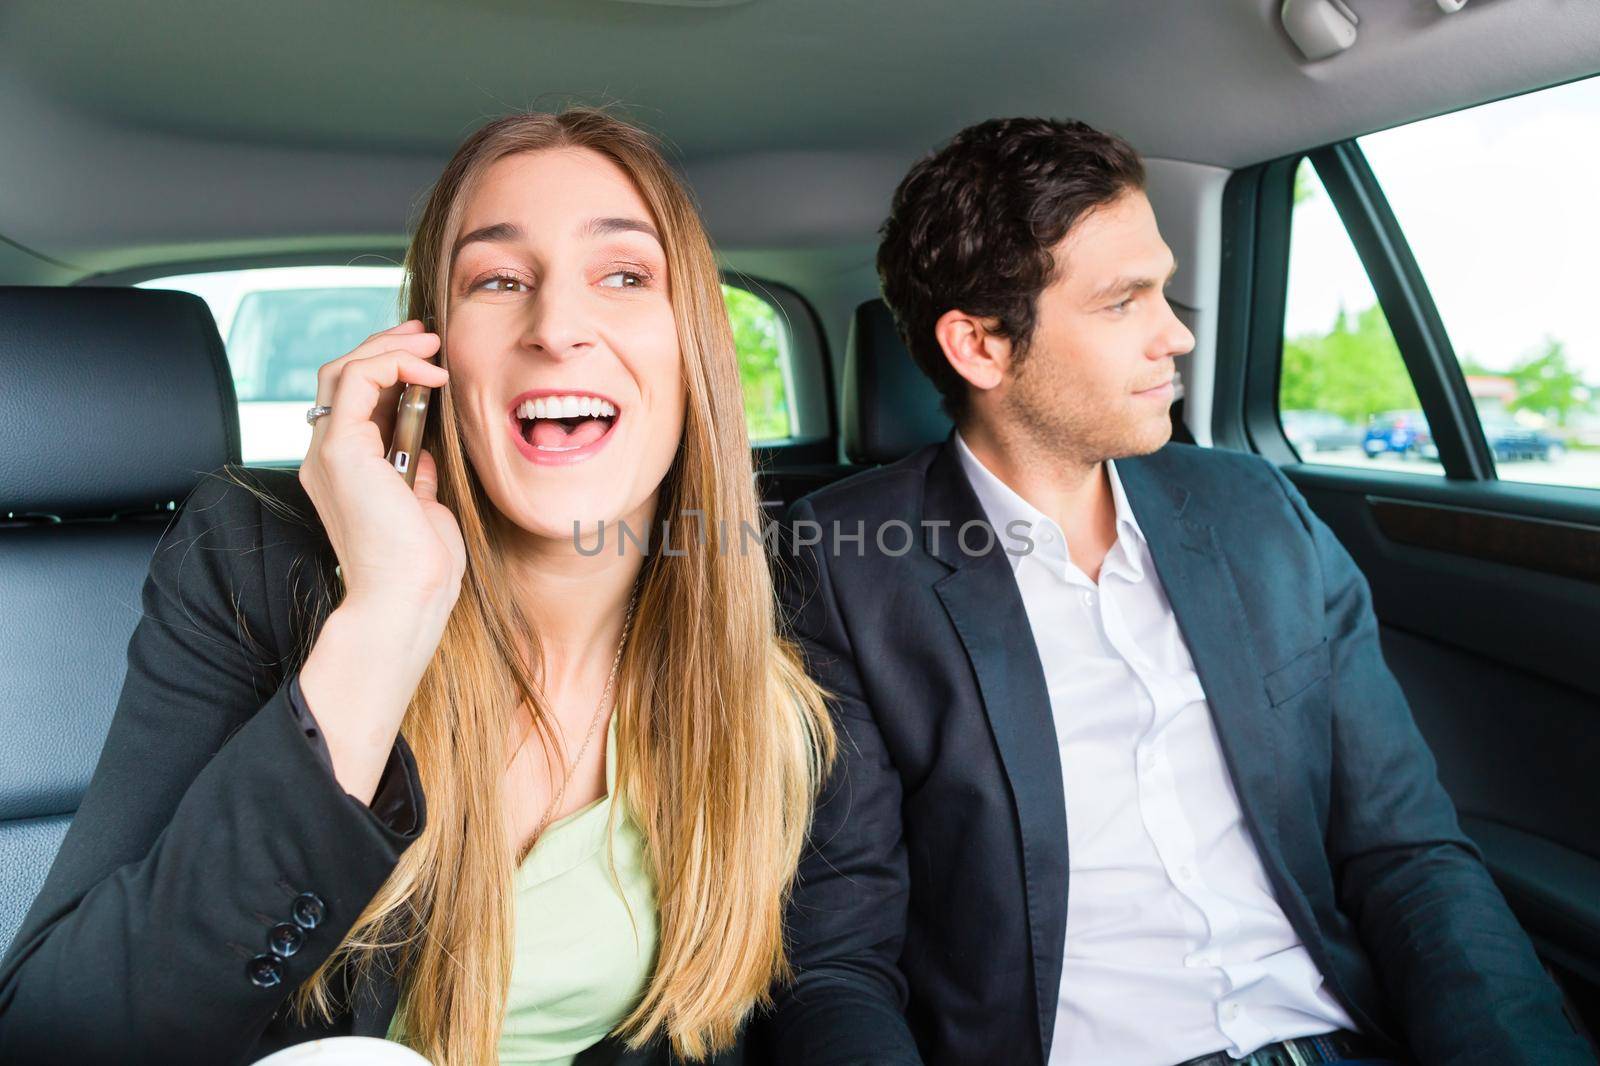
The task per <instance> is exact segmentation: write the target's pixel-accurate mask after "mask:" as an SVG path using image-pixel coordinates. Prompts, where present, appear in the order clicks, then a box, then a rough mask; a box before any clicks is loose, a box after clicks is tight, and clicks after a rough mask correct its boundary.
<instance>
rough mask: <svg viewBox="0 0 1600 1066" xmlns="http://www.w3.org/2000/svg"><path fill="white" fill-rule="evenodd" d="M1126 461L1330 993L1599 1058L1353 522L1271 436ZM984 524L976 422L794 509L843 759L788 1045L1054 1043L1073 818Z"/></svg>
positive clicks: (795, 939) (1264, 851) (787, 1009)
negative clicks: (1444, 757)
mask: <svg viewBox="0 0 1600 1066" xmlns="http://www.w3.org/2000/svg"><path fill="white" fill-rule="evenodd" d="M1117 471H1118V474H1119V476H1120V478H1121V480H1122V484H1123V488H1124V490H1125V491H1126V494H1127V497H1128V501H1129V503H1130V505H1131V506H1132V508H1133V510H1134V512H1135V514H1136V516H1137V518H1138V521H1139V526H1140V528H1141V529H1142V530H1143V532H1144V534H1145V536H1146V539H1147V540H1148V541H1149V546H1150V552H1151V555H1152V556H1153V558H1154V560H1155V564H1156V570H1157V572H1158V574H1159V576H1160V579H1161V582H1162V584H1163V586H1164V587H1165V590H1166V593H1167V596H1168V599H1169V601H1170V602H1171V604H1172V607H1173V610H1174V612H1175V614H1176V616H1177V621H1178V624H1179V627H1180V629H1181V630H1182V632H1183V635H1184V637H1185V640H1186V641H1187V643H1188V645H1189V650H1190V652H1191V654H1192V655H1193V658H1194V661H1195V665H1196V668H1197V670H1198V673H1199V675H1200V680H1201V683H1202V685H1203V687H1204V689H1205V691H1206V695H1207V697H1208V698H1209V701H1210V705H1211V711H1212V714H1213V716H1214V719H1215V723H1216V728H1217V732H1218V735H1219V737H1220V739H1221V742H1222V748H1223V754H1224V756H1225V758H1226V762H1227V766H1228V769H1229V773H1230V776H1231V778H1232V780H1233V784H1234V786H1235V789H1236V791H1237V793H1238V796H1239V801H1240V804H1241V806H1242V808H1243V814H1244V818H1245V822H1246V824H1247V826H1248V828H1249V831H1250V834H1251V838H1252V839H1253V841H1254V842H1255V845H1256V847H1257V849H1258V851H1259V853H1260V855H1261V859H1262V861H1263V863H1264V865H1265V867H1266V871H1267V875H1268V877H1269V878H1270V880H1271V883H1272V886H1273V889H1274V893H1275V895H1276V897H1277V900H1278V902H1279V904H1280V905H1281V906H1282V907H1283V910H1284V913H1285V914H1286V915H1287V917H1288V919H1289V921H1290V923H1291V925H1292V926H1293V927H1294V929H1295V931H1296V933H1297V934H1298V935H1299V937H1300V939H1301V941H1302V942H1303V943H1304V944H1305V947H1306V949H1307V950H1308V951H1309V953H1310V955H1311V957H1312V959H1313V960H1315V962H1316V963H1317V965H1318V967H1319V968H1320V969H1321V971H1322V973H1323V974H1324V975H1325V976H1326V978H1327V982H1328V984H1327V987H1328V989H1329V991H1330V992H1331V993H1332V994H1333V995H1334V996H1335V997H1336V998H1337V999H1338V1001H1339V1002H1340V1003H1341V1004H1342V1005H1343V1006H1344V1008H1345V1009H1346V1011H1347V1012H1348V1013H1349V1014H1350V1016H1351V1018H1352V1019H1353V1020H1354V1021H1355V1022H1356V1024H1357V1025H1358V1026H1359V1027H1360V1028H1361V1029H1362V1031H1363V1032H1365V1033H1367V1034H1368V1035H1369V1036H1372V1037H1374V1038H1376V1039H1377V1040H1379V1041H1380V1042H1381V1043H1382V1044H1384V1045H1386V1046H1387V1047H1388V1048H1389V1049H1391V1051H1392V1052H1393V1053H1395V1054H1398V1055H1403V1054H1405V1052H1406V1051H1407V1050H1409V1052H1410V1053H1411V1054H1413V1055H1414V1056H1415V1057H1416V1058H1418V1059H1419V1060H1420V1061H1421V1062H1423V1063H1428V1064H1432V1063H1482V1064H1484V1066H1488V1064H1491V1063H1492V1064H1494V1066H1505V1064H1510V1063H1525V1064H1528V1066H1535V1064H1537V1066H1554V1064H1557V1063H1563V1064H1565V1063H1592V1062H1593V1061H1594V1060H1593V1058H1592V1057H1591V1055H1590V1053H1589V1052H1588V1050H1587V1049H1586V1048H1585V1046H1584V1044H1583V1042H1582V1040H1581V1039H1580V1038H1579V1037H1578V1036H1577V1035H1576V1034H1575V1033H1574V1032H1573V1030H1572V1028H1571V1026H1570V1025H1569V1024H1568V1022H1567V1021H1566V1019H1565V1018H1564V1017H1563V1015H1562V1013H1561V1007H1560V1000H1559V995H1558V993H1557V990H1556V989H1555V987H1554V985H1553V984H1552V982H1551V981H1550V979H1549V978H1548V977H1547V975H1546V974H1545V972H1544V970H1543V969H1542V967H1541V966H1540V963H1539V961H1538V959H1537V958H1536V957H1535V955H1534V952H1533V950H1532V946H1531V945H1530V944H1529V942H1528V939H1527V937H1526V936H1525V935H1524V934H1523V932H1522V930H1521V928H1520V927H1519V926H1518V925H1517V923H1516V921H1515V919H1514V918H1513V917H1512V915H1511V913H1510V911H1509V909H1508V908H1507V906H1506V904H1505V901H1504V899H1503V898H1502V896H1501V894H1500V892H1499V891H1498V890H1497V889H1496V887H1495V885H1494V883H1493V881H1492V880H1491V879H1490V877H1489V874H1488V873H1487V871H1486V870H1485V869H1484V866H1483V864H1482V857H1481V855H1480V853H1479V852H1478V850H1477V848H1476V847H1475V846H1474V845H1473V844H1472V842H1471V841H1469V840H1468V839H1467V838H1466V837H1465V836H1464V835H1463V834H1462V832H1461V830H1460V827H1459V825H1458V824H1457V820H1456V815H1455V811H1454V808H1453V807H1452V806H1451V803H1450V800H1449V798H1448V797H1447V796H1446V795H1445V792H1444V790H1443V788H1442V787H1441V786H1440V784H1439V781H1438V777H1437V773H1436V766H1435V763H1434V760H1433V757H1432V755H1431V754H1430V753H1429V751H1428V748H1427V746H1426V745H1425V744H1424V742H1423V740H1422V737H1421V736H1420V735H1419V734H1418V732H1417V730H1416V727H1415V726H1414V724H1413V723H1412V719H1411V714H1410V711H1409V709H1408V708H1407V706H1406V702H1405V698H1404V696H1403V695H1402V694H1401V691H1400V688H1399V686H1398V685H1397V684H1396V682H1395V680H1394V678H1393V676H1392V675H1391V674H1390V672H1389V670H1388V669H1387V667H1386V666H1385V665H1384V662H1383V658H1382V655H1381V653H1380V651H1379V647H1378V630H1377V623H1376V620H1375V619H1374V617H1373V614H1372V609H1371V601H1370V599H1369V595H1368V589H1367V585H1366V582H1365V580H1364V579H1363V578H1362V576H1361V574H1360V572H1359V571H1358V570H1357V569H1356V567H1355V565H1354V563H1353V562H1352V561H1351V559H1350V557H1349V555H1348V554H1347V553H1346V552H1345V551H1344V549H1343V548H1342V547H1341V546H1340V544H1339V542H1338V540H1337V539H1335V537H1334V536H1333V534H1332V533H1331V532H1330V531H1329V530H1328V528H1327V527H1326V526H1325V525H1323V523H1322V522H1321V521H1320V520H1318V519H1317V518H1316V517H1315V516H1314V515H1313V514H1312V513H1311V511H1310V509H1309V508H1308V507H1307V505H1306V503H1305V500H1304V499H1303V498H1302V497H1301V496H1300V494H1299V493H1298V492H1297V491H1296V490H1295V489H1294V487H1293V486H1292V485H1291V484H1290V482H1289V481H1288V480H1287V479H1286V478H1284V476H1283V475H1282V473H1281V472H1279V471H1278V470H1277V468H1276V467H1274V466H1272V465H1271V464H1270V463H1267V462H1264V461H1262V460H1261V459H1259V458H1256V457H1253V456H1248V455H1242V454H1239V453H1233V452H1227V451H1222V450H1210V449H1208V450H1202V449H1198V448H1193V447H1188V446H1184V445H1177V444H1174V445H1169V446H1167V447H1166V448H1163V449H1162V450H1161V451H1159V452H1157V453H1155V454H1154V455H1150V456H1146V457H1143V458H1138V459H1127V460H1119V461H1118V463H1117ZM983 520H984V513H983V510H982V507H981V505H980V504H979V502H978V500H977V497H976V496H975V495H974V493H973V491H972V488H971V486H970V484H969V483H968V481H967V479H966V475H965V473H964V471H963V470H962V469H961V467H960V462H959V457H958V456H957V454H956V452H955V449H954V446H953V444H952V443H951V442H950V441H948V440H947V441H946V442H945V443H944V444H941V445H933V446H930V447H927V448H924V449H923V450H921V451H919V452H917V453H916V454H915V455H912V456H911V457H909V458H907V459H905V460H903V461H901V462H899V463H896V464H894V465H892V466H889V467H885V468H882V469H879V470H875V471H872V472H869V473H865V474H862V475H859V476H857V477H854V478H851V479H849V480H847V481H844V482H840V483H838V484H835V485H833V486H830V487H828V488H825V489H822V490H820V491H819V492H817V493H814V494H813V495H811V496H809V497H807V498H805V499H803V500H801V501H800V502H799V503H797V504H796V505H795V506H794V507H793V508H791V511H790V515H789V523H788V525H789V529H790V532H791V534H794V535H793V536H792V537H791V543H792V544H793V545H794V546H796V547H797V550H796V553H795V554H794V555H792V556H790V555H785V556H784V557H783V558H782V562H783V564H784V565H783V566H782V568H781V569H782V570H783V571H784V572H786V573H788V574H789V575H790V580H787V581H785V582H784V583H783V586H782V588H783V599H784V605H785V613H786V614H787V615H788V616H789V617H790V618H791V620H792V622H793V625H794V628H795V631H796V634H797V635H798V636H799V638H800V639H801V641H802V643H803V645H804V647H805V651H806V655H807V659H808V663H809V667H810V669H811V670H812V672H813V673H814V674H815V675H816V676H817V677H818V679H819V680H820V681H821V682H822V683H823V685H824V686H826V687H827V688H830V689H831V690H832V691H833V692H834V693H836V694H837V699H836V700H835V702H834V707H835V711H836V716H837V719H838V721H839V723H840V725H841V728H842V733H843V737H842V750H843V757H842V761H841V762H840V764H839V765H838V767H837V768H836V771H835V774H834V776H833V779H832V781H831V782H830V784H829V786H828V788H827V790H826V791H825V793H824V796H823V798H822V801H821V803H820V806H819V809H818V812H817V816H816V821H815V825H814V828H813V833H812V839H813V847H812V848H811V849H810V850H809V852H808V854H807V856H806V858H805V859H804V861H803V862H802V865H801V869H800V877H799V884H798V888H797V890H796V894H795V897H794V904H793V908H792V911H791V914H790V926H791V940H792V943H793V956H794V962H795V965H796V966H797V968H798V970H799V979H798V981H797V982H796V983H795V985H794V986H793V987H791V988H788V989H786V990H782V991H781V992H780V994H779V998H778V1003H777V1010H776V1014H775V1017H774V1019H773V1028H774V1032H773V1041H774V1042H773V1047H774V1050H775V1056H774V1061H776V1062H779V1063H793V1064H795V1066H801V1064H804V1066H835V1064H844V1063H852V1064H855V1063H861V1064H865V1063H871V1064H874V1066H884V1064H911V1063H917V1062H925V1063H927V1064H929V1066H969V1064H972V1063H1006V1064H1008V1066H1030V1064H1031V1066H1042V1064H1043V1063H1044V1062H1045V1061H1046V1059H1047V1058H1048V1056H1049V1048H1050V1044H1051V1037H1052V1030H1053V1028H1054V1025H1055V1017H1056V1000H1057V993H1058V989H1059V987H1060V979H1061V969H1062V956H1063V953H1064V943H1065V936H1066V933H1067V928H1066V918H1067V891H1068V883H1067V881H1068V878H1067V873H1068V869H1069V864H1068V856H1067V817H1068V813H1067V811H1066V809H1065V798H1064V791H1063V785H1062V776H1061V774H1062V770H1061V761H1060V757H1059V755H1058V752H1057V746H1056V736H1055V726H1054V721H1053V719H1052V716H1051V708H1050V700H1049V695H1048V692H1047V691H1046V688H1045V679H1044V673H1043V670H1042V667H1041V665H1040V662H1039V656H1038V651H1037V649H1036V646H1035V644H1034V641H1033V637H1032V632H1031V630H1030V628H1029V623H1028V618H1027V614H1026V612H1025V609H1024V607H1023V603H1022V598H1021V594H1020V592H1019V591H1018V589H1017V585H1016V581H1015V578H1014V576H1013V574H1012V570H1011V567H1010V564H1009V563H1008V561H1007V559H1006V557H1005V556H1004V554H1003V552H1002V550H1001V548H1000V547H999V546H995V547H992V548H991V550H989V551H988V552H986V553H984V554H981V555H968V554H966V553H965V552H964V551H962V550H960V549H959V547H958V545H957V541H956V536H957V533H958V531H959V530H960V529H961V527H962V525H963V524H964V523H966V522H969V521H983ZM801 522H816V523H820V528H816V527H809V526H807V527H803V528H802V527H801V526H800V525H799V523H801ZM836 522H837V523H839V525H840V531H841V532H842V533H844V534H845V535H847V536H854V535H855V534H857V533H860V532H863V531H864V533H865V535H864V537H863V538H862V539H861V540H860V541H841V542H840V545H841V546H840V548H839V550H838V551H836V552H829V551H823V550H820V549H819V547H805V548H799V547H798V546H800V545H802V544H803V542H805V541H815V540H816V539H817V535H818V534H819V533H820V535H821V540H822V546H824V547H825V546H827V545H829V544H830V543H831V541H832V529H831V527H832V525H833V524H834V523H836ZM894 522H899V523H904V524H905V526H906V527H909V531H910V532H911V534H912V537H911V539H910V544H909V550H905V551H903V552H902V551H901V548H902V545H905V544H906V543H907V535H906V531H905V530H903V529H901V528H898V527H896V526H894V525H886V526H884V524H885V523H894ZM858 523H861V525H858ZM938 523H943V525H938ZM880 526H884V529H885V532H884V534H883V541H882V544H883V547H882V548H881V549H880V546H879V544H878V540H877V536H876V531H877V530H878V528H879V527H880ZM967 543H968V544H969V546H971V547H972V549H973V550H974V551H977V550H978V549H980V548H982V547H983V546H984V538H983V537H982V536H978V535H974V536H971V537H969V539H968V541H967ZM858 544H859V545H860V547H859V548H858V546H857V545H858Z"/></svg>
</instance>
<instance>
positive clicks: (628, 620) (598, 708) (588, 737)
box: [523, 585, 639, 855]
mask: <svg viewBox="0 0 1600 1066" xmlns="http://www.w3.org/2000/svg"><path fill="white" fill-rule="evenodd" d="M638 599H639V589H638V586H637V585H636V586H634V590H633V594H632V595H631V596H629V597H628V610H627V613H625V614H624V615H623V618H622V636H620V637H618V638H617V653H616V654H615V655H614V656H612V658H611V673H610V674H609V675H608V676H607V677H606V687H605V689H604V690H603V691H602V692H601V693H600V702H599V703H597V704H595V708H594V717H593V718H591V719H589V731H588V732H587V733H585V734H584V736H583V744H582V746H581V747H579V748H578V754H577V756H576V757H574V758H573V760H572V765H571V766H568V767H567V772H566V775H565V776H564V777H562V779H561V787H560V788H559V789H557V790H556V794H555V797H554V798H553V799H552V800H551V801H550V806H549V807H547V808H545V812H544V817H543V818H540V819H539V824H538V826H537V827H535V829H534V831H533V837H532V839H531V841H530V843H537V842H538V840H539V834H540V833H543V832H544V829H545V826H547V825H549V824H550V819H551V818H552V817H554V816H555V813H556V811H557V810H558V809H559V808H560V807H561V801H562V799H563V798H565V796H566V794H567V785H569V784H570V783H571V782H572V775H573V774H575V773H577V772H578V764H579V763H581V762H582V761H583V755H584V752H586V751H588V750H589V745H590V743H591V742H592V741H593V740H594V734H595V730H596V729H598V728H599V726H600V716H601V714H602V713H603V712H604V711H605V709H606V701H607V700H608V699H609V698H610V696H611V689H612V686H613V685H615V684H616V682H617V669H618V668H619V667H620V666H621V665H622V649H623V647H624V646H626V645H627V643H628V630H629V629H630V628H631V627H632V625H633V605H634V603H636V602H637V601H638ZM529 850H531V847H529V846H524V849H523V854H524V855H525V854H526V853H527V851H529Z"/></svg>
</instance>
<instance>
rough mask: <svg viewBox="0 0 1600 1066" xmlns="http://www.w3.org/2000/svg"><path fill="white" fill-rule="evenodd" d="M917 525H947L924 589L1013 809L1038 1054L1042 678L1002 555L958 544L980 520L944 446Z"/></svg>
mask: <svg viewBox="0 0 1600 1066" xmlns="http://www.w3.org/2000/svg"><path fill="white" fill-rule="evenodd" d="M923 517H924V519H925V521H926V522H928V523H948V525H944V526H938V525H929V526H927V527H925V528H926V530H927V532H926V533H925V545H926V546H927V548H928V549H929V553H930V554H932V555H933V556H934V557H935V558H937V559H939V560H940V561H941V562H943V563H945V564H946V565H947V566H950V567H951V568H952V572H951V573H949V574H946V575H945V576H944V577H942V578H940V579H939V580H938V581H936V582H935V583H934V586H933V587H934V591H935V593H936V594H937V595H938V597H939V600H940V602H941V603H943V604H944V609H945V611H946V613H948V614H949V616H950V622H951V624H952V625H953V626H954V627H955V631H956V634H957V635H958V636H959V637H960V639H961V643H962V646H963V647H964V648H965V649H966V653H967V658H968V660H969V661H970V662H971V664H972V672H973V674H974V676H975V677H976V679H977V683H978V692H979V695H980V696H981V697H982V700H983V711H984V714H985V716H986V717H987V718H988V721H989V728H990V731H991V733H992V734H993V736H994V741H995V747H996V748H997V749H998V750H999V753H1000V763H1001V766H1002V768H1003V770H1004V772H1005V776H1006V780H1007V782H1008V784H1009V785H1010V790H1011V798H1012V803H1013V804H1014V806H1015V809H1016V814H1017V823H1018V828H1019V831H1020V842H1021V846H1022V867H1023V886H1022V887H1023V892H1024V894H1025V897H1026V906H1027V914H1028V935H1029V940H1030V942H1031V944H1030V946H1031V947H1032V953H1033V975H1034V992H1035V997H1036V1001H1037V1002H1036V1006H1037V1009H1038V1023H1039V1036H1040V1046H1041V1048H1048V1047H1049V1046H1050V1037H1051V1032H1052V1030H1053V1029H1054V1027H1055V1016H1056V997H1057V994H1058V989H1059V987H1060V984H1061V960H1062V954H1063V951H1064V949H1065V941H1066V925H1067V869H1068V859H1067V817H1066V796H1065V793H1064V791H1063V786H1062V780H1061V758H1060V754H1059V752H1058V750H1057V748H1056V732H1055V719H1054V718H1053V717H1052V715H1051V711H1050V696H1049V692H1048V691H1047V690H1046V688H1045V679H1044V670H1043V668H1042V667H1041V666H1040V663H1039V651H1038V647H1037V645H1036V644H1035V643H1034V639H1033V630H1032V629H1031V628H1030V626H1029V624H1028V615H1027V611H1026V609H1025V608H1024V606H1023V603H1022V594H1021V593H1020V592H1019V591H1018V589H1017V583H1016V578H1015V577H1014V575H1013V574H1012V570H1011V564H1010V562H1009V561H1007V559H1006V556H1005V553H1004V552H1003V551H1002V550H1001V549H1000V548H999V547H998V546H997V545H992V546H991V549H990V550H989V551H988V552H986V553H984V554H982V555H968V554H966V553H965V552H964V551H962V549H961V547H960V545H959V541H958V539H957V538H958V536H959V532H960V529H961V527H962V525H963V524H965V523H966V522H971V521H985V517H984V513H983V509H982V505H981V504H979V503H978V499H977V496H976V495H974V494H973V491H972V487H971V485H970V484H969V483H968V482H967V479H966V475H965V473H964V472H963V471H962V470H961V468H960V459H959V457H958V456H957V455H956V453H955V450H954V445H953V444H952V443H951V442H950V441H948V440H947V441H946V442H945V445H944V447H942V448H941V449H940V450H939V452H938V454H937V455H936V456H935V458H934V460H933V463H932V464H931V465H930V467H929V469H928V476H927V482H926V490H925V495H924V500H923ZM979 539H980V538H978V537H976V536H974V537H972V538H969V540H968V543H970V544H973V545H974V546H976V545H977V544H978V542H979Z"/></svg>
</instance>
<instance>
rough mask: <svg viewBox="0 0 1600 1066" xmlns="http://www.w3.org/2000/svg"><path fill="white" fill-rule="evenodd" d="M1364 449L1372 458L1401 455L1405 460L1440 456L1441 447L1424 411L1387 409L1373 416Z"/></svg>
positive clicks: (1368, 424)
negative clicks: (1434, 441)
mask: <svg viewBox="0 0 1600 1066" xmlns="http://www.w3.org/2000/svg"><path fill="white" fill-rule="evenodd" d="M1362 448H1363V450H1365V451H1366V453H1367V458H1368V459H1376V458H1378V457H1379V456H1381V455H1398V456H1399V457H1400V458H1401V459H1415V458H1422V459H1437V458H1439V449H1438V447H1437V446H1436V445H1435V444H1434V443H1433V433H1432V431H1430V430H1429V429H1428V420H1427V419H1426V418H1424V417H1422V412H1421V411H1384V412H1382V413H1380V414H1376V415H1373V416H1372V420H1371V421H1369V422H1368V423H1367V434H1366V437H1365V438H1364V439H1363V440H1362Z"/></svg>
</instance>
